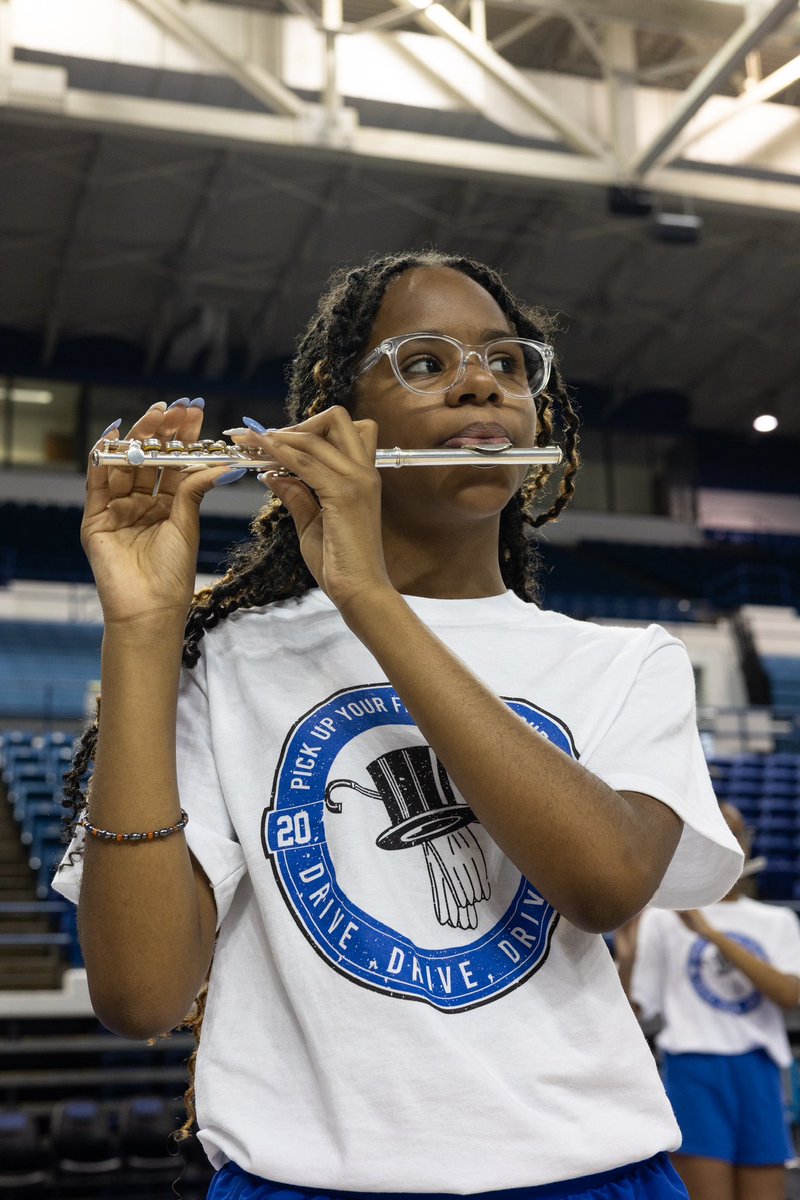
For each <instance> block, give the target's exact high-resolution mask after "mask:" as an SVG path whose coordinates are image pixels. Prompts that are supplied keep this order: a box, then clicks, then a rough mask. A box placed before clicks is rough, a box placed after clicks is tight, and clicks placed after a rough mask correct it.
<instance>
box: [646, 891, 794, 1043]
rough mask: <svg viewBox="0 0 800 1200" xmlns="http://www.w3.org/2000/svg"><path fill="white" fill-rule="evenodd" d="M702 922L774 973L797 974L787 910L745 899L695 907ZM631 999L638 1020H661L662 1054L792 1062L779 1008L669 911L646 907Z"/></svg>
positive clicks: (791, 919)
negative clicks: (760, 1056)
mask: <svg viewBox="0 0 800 1200" xmlns="http://www.w3.org/2000/svg"><path fill="white" fill-rule="evenodd" d="M703 916H704V917H706V918H707V920H708V923H709V925H713V927H714V928H715V929H719V930H721V931H722V932H723V933H725V934H727V935H728V937H730V938H733V939H734V940H735V941H737V942H740V943H741V944H742V945H743V946H744V947H745V948H746V949H747V950H750V951H751V952H752V953H753V954H757V955H758V957H759V958H763V959H765V960H766V962H768V963H771V965H772V966H773V967H776V968H777V969H778V970H779V971H785V972H786V973H787V974H790V975H798V976H800V924H799V923H798V920H797V917H796V916H795V914H794V913H793V912H792V910H791V909H790V908H776V907H774V906H772V905H769V904H760V903H759V902H758V901H757V900H750V899H748V898H747V897H745V896H742V897H740V898H739V899H737V900H729V901H725V902H724V903H721V904H712V905H711V906H710V907H709V908H706V909H704V910H703ZM631 994H632V996H633V999H634V1002H635V1003H636V1004H638V1005H639V1007H640V1008H641V1010H642V1016H643V1017H645V1018H648V1017H655V1016H661V1017H662V1019H663V1021H664V1025H663V1027H662V1029H661V1030H660V1032H659V1033H658V1034H657V1035H656V1044H657V1045H658V1046H659V1048H660V1049H662V1050H665V1051H667V1053H670V1054H746V1053H747V1052H748V1051H750V1050H756V1049H759V1048H761V1049H764V1050H766V1052H767V1053H768V1054H769V1055H770V1057H771V1058H772V1059H774V1061H775V1062H776V1063H777V1064H778V1066H779V1067H788V1066H790V1065H791V1062H792V1052H791V1048H790V1046H789V1039H788V1037H787V1036H786V1023H785V1021H784V1016H783V1012H782V1011H781V1009H780V1007H779V1006H778V1005H777V1004H775V1003H773V1001H772V1000H769V999H767V997H766V996H764V995H762V993H761V992H759V991H758V990H757V989H756V988H755V986H754V985H753V983H751V981H750V980H749V979H748V978H747V976H746V975H744V974H743V973H742V972H741V971H738V970H737V969H736V968H735V967H733V966H732V965H731V964H730V963H729V962H728V961H727V960H726V959H725V958H724V956H723V955H722V954H721V953H720V951H719V950H718V949H717V947H716V946H712V944H711V943H710V942H707V941H706V940H705V938H702V937H699V936H698V934H696V933H692V931H691V930H690V929H687V927H686V926H685V925H684V924H683V922H682V921H681V919H680V917H678V916H677V915H676V914H675V913H672V912H664V911H663V910H662V911H659V910H657V909H647V910H646V911H645V912H644V913H643V914H642V917H641V920H640V922H639V928H638V936H637V947H636V959H635V962H634V968H633V976H632V980H631Z"/></svg>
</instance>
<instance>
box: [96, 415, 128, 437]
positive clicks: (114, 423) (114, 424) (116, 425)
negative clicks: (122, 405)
mask: <svg viewBox="0 0 800 1200" xmlns="http://www.w3.org/2000/svg"><path fill="white" fill-rule="evenodd" d="M121 424H122V417H117V419H116V421H112V422H111V424H110V425H109V427H108V429H104V430H103V432H102V433H101V434H100V437H99V438H98V439H97V440H98V442H99V441H100V438H104V437H108V435H109V434H110V433H113V432H114V430H115V429H119V427H120V425H121Z"/></svg>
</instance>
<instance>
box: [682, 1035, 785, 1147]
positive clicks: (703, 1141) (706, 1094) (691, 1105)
mask: <svg viewBox="0 0 800 1200" xmlns="http://www.w3.org/2000/svg"><path fill="white" fill-rule="evenodd" d="M662 1074H663V1078H664V1087H665V1088H666V1091H667V1095H668V1096H669V1099H670V1103H671V1104H672V1107H673V1109H674V1111H675V1118H676V1120H677V1122H678V1125H679V1126H680V1130H681V1133H682V1135H683V1142H682V1144H681V1148H680V1153H681V1154H682V1155H691V1156H694V1157H698V1158H717V1159H721V1160H722V1161H723V1162H728V1163H733V1164H734V1166H738V1167H768V1166H782V1165H783V1164H784V1163H785V1162H786V1160H787V1159H789V1158H791V1157H792V1155H793V1153H794V1151H793V1150H792V1148H791V1144H790V1142H789V1134H788V1130H787V1128H786V1114H785V1111H784V1103H783V1090H782V1086H781V1073H780V1068H779V1067H778V1066H777V1065H776V1064H775V1063H774V1062H773V1061H772V1059H771V1058H770V1056H769V1055H768V1054H767V1053H766V1052H765V1051H764V1050H751V1051H750V1052H749V1053H747V1054H664V1055H663V1063H662Z"/></svg>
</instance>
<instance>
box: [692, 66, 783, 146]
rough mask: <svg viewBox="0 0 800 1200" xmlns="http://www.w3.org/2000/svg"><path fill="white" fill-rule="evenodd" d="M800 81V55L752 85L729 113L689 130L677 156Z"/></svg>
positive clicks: (736, 101) (739, 97)
mask: <svg viewBox="0 0 800 1200" xmlns="http://www.w3.org/2000/svg"><path fill="white" fill-rule="evenodd" d="M798 79H800V54H798V55H797V57H796V58H793V59H792V60H791V62H788V63H785V64H784V65H783V66H782V67H778V69H777V71H773V72H772V74H771V75H767V76H765V78H764V79H761V80H759V81H758V83H752V84H750V85H749V87H748V88H747V90H746V91H744V92H742V94H741V95H740V96H738V97H737V98H736V100H735V101H734V102H733V104H731V105H730V107H729V108H728V110H727V112H724V113H721V114H720V115H719V116H717V117H715V118H714V120H713V121H709V122H708V124H707V125H700V126H698V127H697V128H695V129H691V130H689V131H688V132H687V134H686V136H685V137H683V138H681V140H680V142H679V143H678V145H677V147H676V150H675V153H676V155H678V154H682V153H683V151H684V150H686V148H687V147H688V146H691V145H693V144H694V143H695V142H699V141H700V139H701V138H704V137H706V136H707V134H709V133H713V132H714V130H716V129H719V128H720V126H721V125H726V124H727V123H728V121H732V120H733V119H734V118H735V117H738V116H739V114H740V113H743V112H745V111H746V110H747V109H748V108H752V107H753V106H754V105H756V104H763V103H764V102H765V101H767V100H772V99H774V97H775V96H779V95H780V93H781V92H783V91H785V90H786V88H789V87H792V86H793V85H794V84H795V83H797V81H798Z"/></svg>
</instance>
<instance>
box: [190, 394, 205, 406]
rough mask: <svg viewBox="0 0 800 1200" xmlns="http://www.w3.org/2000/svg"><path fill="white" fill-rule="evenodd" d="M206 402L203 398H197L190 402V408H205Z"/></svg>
mask: <svg viewBox="0 0 800 1200" xmlns="http://www.w3.org/2000/svg"><path fill="white" fill-rule="evenodd" d="M205 406H206V402H205V400H204V399H203V397H202V396H195V398H194V400H190V401H189V408H205Z"/></svg>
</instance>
